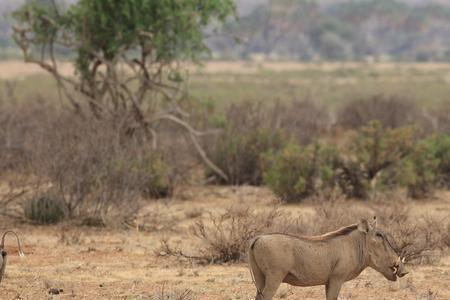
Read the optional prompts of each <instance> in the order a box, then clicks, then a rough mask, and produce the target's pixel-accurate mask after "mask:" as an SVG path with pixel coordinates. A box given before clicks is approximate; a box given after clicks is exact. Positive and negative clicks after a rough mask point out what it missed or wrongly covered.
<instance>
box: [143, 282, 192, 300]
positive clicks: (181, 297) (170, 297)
mask: <svg viewBox="0 0 450 300" xmlns="http://www.w3.org/2000/svg"><path fill="white" fill-rule="evenodd" d="M152 299H154V300H195V299H196V297H195V296H194V293H193V292H192V291H191V290H189V289H185V290H178V289H168V288H167V286H166V283H163V285H162V287H161V290H160V291H159V292H158V293H155V294H154V296H153V298H152Z"/></svg>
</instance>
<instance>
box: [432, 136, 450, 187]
mask: <svg viewBox="0 0 450 300" xmlns="http://www.w3.org/2000/svg"><path fill="white" fill-rule="evenodd" d="M433 148H434V150H433V152H434V155H435V156H436V159H438V160H439V164H438V167H437V169H438V182H439V184H440V185H441V186H444V187H447V188H449V187H450V136H448V135H447V134H441V135H437V136H435V137H434V138H433Z"/></svg>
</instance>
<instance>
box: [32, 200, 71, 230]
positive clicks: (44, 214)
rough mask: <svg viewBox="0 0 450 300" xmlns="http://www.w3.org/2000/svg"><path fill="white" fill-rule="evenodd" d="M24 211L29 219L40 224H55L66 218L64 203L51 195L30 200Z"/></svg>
mask: <svg viewBox="0 0 450 300" xmlns="http://www.w3.org/2000/svg"><path fill="white" fill-rule="evenodd" d="M24 211H25V217H26V218H27V219H29V220H31V221H34V222H37V223H39V224H55V223H58V222H59V221H61V220H63V219H64V218H65V216H66V214H65V205H64V202H63V201H62V200H61V199H58V198H55V197H53V196H51V195H42V196H38V197H36V198H32V199H30V200H29V201H28V202H27V203H26V204H25V209H24Z"/></svg>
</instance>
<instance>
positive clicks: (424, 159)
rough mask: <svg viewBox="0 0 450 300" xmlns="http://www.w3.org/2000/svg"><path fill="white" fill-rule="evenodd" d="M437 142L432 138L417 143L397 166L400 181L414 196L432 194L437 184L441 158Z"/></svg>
mask: <svg viewBox="0 0 450 300" xmlns="http://www.w3.org/2000/svg"><path fill="white" fill-rule="evenodd" d="M435 142H436V141H435V140H434V139H432V138H431V139H426V140H423V141H420V142H419V143H417V145H416V146H415V147H414V150H413V151H412V152H411V153H410V154H409V155H408V156H407V157H405V159H403V160H402V162H401V165H400V166H399V167H398V168H397V177H398V182H399V183H402V184H404V185H405V186H406V187H407V188H408V195H409V196H410V197H412V198H423V197H425V196H427V195H430V194H431V193H432V191H433V188H434V186H435V184H436V180H437V178H438V175H437V172H438V167H439V159H438V158H437V152H436V150H437V147H436V143H435Z"/></svg>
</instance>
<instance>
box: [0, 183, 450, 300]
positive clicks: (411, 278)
mask: <svg viewBox="0 0 450 300" xmlns="http://www.w3.org/2000/svg"><path fill="white" fill-rule="evenodd" d="M183 195H184V197H183V200H176V199H173V200H171V201H170V202H168V203H167V204H166V206H167V209H168V211H170V212H171V216H170V217H171V218H174V220H176V221H174V223H173V225H171V226H172V228H173V229H174V230H169V231H155V230H153V229H151V231H144V230H141V231H136V230H126V231H121V230H111V229H108V228H92V227H73V226H71V225H70V224H67V225H65V227H64V230H63V228H62V227H61V226H60V225H58V226H50V227H34V226H28V225H15V226H13V227H12V225H11V224H7V223H5V219H4V218H3V219H2V220H0V227H2V228H11V229H15V230H18V231H19V233H20V235H21V237H22V239H23V244H24V246H25V249H24V250H25V253H26V254H27V256H26V258H25V259H23V260H20V259H19V258H18V257H17V247H16V245H15V244H14V243H13V241H10V240H7V243H6V249H7V251H8V252H9V254H10V261H9V264H8V270H7V276H6V278H5V280H4V281H2V284H1V285H0V293H1V295H2V296H1V297H2V299H14V298H21V299H27V300H28V299H29V300H31V299H33V300H41V299H46V300H47V299H48V288H47V287H46V286H47V285H46V284H45V282H51V283H52V284H51V285H49V286H51V287H55V288H60V289H63V291H64V292H63V293H62V294H61V295H60V296H58V297H59V298H60V299H66V298H68V299H156V300H159V299H158V298H157V297H158V296H159V295H160V294H161V288H162V285H163V284H165V286H166V288H165V294H166V295H169V297H170V296H172V294H174V296H172V297H177V296H178V295H181V294H182V293H183V292H184V291H185V290H192V291H193V297H195V299H198V300H210V299H215V300H230V299H252V297H254V295H255V289H254V287H253V283H252V281H251V277H250V274H249V272H248V267H247V265H246V264H242V263H235V264H207V265H204V264H198V263H197V260H190V259H186V258H183V257H173V256H170V255H164V256H161V255H155V252H156V251H157V250H158V249H159V248H160V240H161V238H163V237H166V238H167V239H169V241H170V244H171V246H172V247H175V246H174V245H179V246H177V247H179V248H180V249H183V253H185V254H189V253H194V254H195V253H199V250H200V249H205V246H207V244H205V243H203V242H202V241H201V240H199V239H198V238H196V237H194V236H193V235H192V234H191V232H190V230H189V227H191V226H195V223H196V222H197V221H199V220H202V221H203V223H204V224H205V226H207V227H208V228H212V227H211V225H212V223H211V222H210V215H209V214H208V213H206V212H211V213H213V214H214V215H215V216H221V215H224V214H226V213H227V210H228V209H229V208H230V207H237V206H240V205H243V204H245V205H251V207H252V208H253V209H254V210H256V211H266V212H268V211H271V210H272V209H273V196H272V195H271V194H270V193H268V192H267V190H265V189H261V188H253V187H239V188H224V187H207V188H205V187H203V188H195V189H192V190H186V191H184V193H183ZM189 195H190V196H189ZM439 196H440V198H439V200H435V201H427V202H411V201H409V202H408V203H409V205H410V206H411V208H410V209H409V210H408V214H409V215H410V218H411V220H415V219H419V217H420V216H421V215H422V214H423V212H424V211H426V212H427V213H428V214H429V215H430V216H431V217H433V218H434V219H436V220H440V219H441V218H442V217H444V216H446V215H448V212H449V211H450V195H449V194H447V193H442V192H440V193H439ZM175 197H177V195H175ZM335 198H337V199H339V197H337V196H336V197H335ZM336 201H338V200H336V199H335V200H333V201H331V203H328V204H327V203H326V202H324V203H323V204H320V206H323V207H320V206H319V207H315V205H314V206H313V205H312V204H311V203H303V204H297V205H285V206H281V207H279V208H278V211H279V213H280V214H282V215H283V216H285V217H287V218H290V219H293V220H300V221H299V228H298V229H296V227H291V228H290V229H287V230H292V231H294V230H298V231H299V232H314V231H315V232H317V231H322V230H325V231H326V230H328V229H327V228H326V226H325V227H323V228H322V229H321V228H316V226H314V225H311V224H314V223H313V220H314V219H315V218H316V217H315V216H316V215H317V211H323V212H322V213H320V214H321V215H322V214H325V213H327V211H328V210H327V208H326V207H327V205H330V204H332V203H335V202H336ZM159 205H160V204H158V203H155V202H153V203H148V205H147V206H146V208H145V209H146V211H152V210H159V211H160V212H161V215H164V212H165V211H162V210H161V208H157V207H158V206H159ZM335 205H337V204H335ZM344 205H345V206H344V208H345V210H344V211H347V212H348V215H347V216H345V215H344V216H342V219H341V220H340V222H342V223H345V225H347V223H348V222H349V223H354V222H356V221H357V220H355V219H353V217H352V216H356V215H357V214H359V213H358V212H361V213H362V214H363V215H364V216H366V217H367V218H369V217H371V216H372V215H373V214H374V213H375V210H374V207H372V205H371V206H368V205H367V203H362V202H357V201H346V202H344ZM374 205H375V206H379V210H381V211H382V210H384V209H387V208H386V207H385V206H383V204H374ZM193 206H195V207H196V208H197V209H199V210H202V211H203V212H204V213H203V214H202V215H201V216H197V217H196V218H190V217H189V216H187V215H186V213H187V212H189V211H190V210H192V207H193ZM330 207H333V206H330ZM237 211H239V210H237ZM366 212H367V213H366ZM328 213H330V212H329V211H328ZM236 214H238V213H237V212H236ZM327 216H328V217H331V218H332V217H333V215H329V214H328V215H327ZM320 218H323V217H320ZM281 220H285V219H284V218H282V219H281ZM301 220H303V221H304V222H305V223H304V224H305V225H303V226H306V227H302V225H301ZM379 222H380V226H382V227H383V228H385V225H383V223H384V219H383V218H381V217H380V220H379ZM326 225H327V224H326ZM339 225H340V224H339ZM295 226H296V225H295ZM328 226H338V224H337V223H336V224H335V225H331V224H330V225H328ZM332 229H335V228H332ZM61 231H63V232H64V236H63V234H61V233H60V232H61ZM449 263H450V257H449V256H448V254H446V252H443V254H442V255H441V257H440V260H435V261H433V265H428V264H413V265H411V264H410V265H409V268H410V271H411V273H410V274H409V275H408V276H407V277H405V278H402V279H401V280H400V281H399V282H397V283H394V284H391V283H389V282H388V281H386V280H385V279H384V278H383V277H382V276H381V275H380V274H378V273H376V272H375V271H372V270H370V269H368V270H366V271H364V272H363V273H362V274H361V275H360V276H359V277H358V278H357V279H355V280H353V281H351V282H348V283H346V284H345V285H344V287H343V290H342V298H343V299H367V300H375V299H377V300H379V299H398V300H411V299H413V300H416V299H418V300H427V299H434V300H447V299H449V297H450V291H449V290H448V286H447V285H448V274H449V272H450V267H449V266H450V264H449ZM277 297H278V298H275V299H279V298H280V297H284V298H283V299H288V300H289V299H292V300H293V299H311V300H313V299H317V300H319V299H323V298H324V289H323V287H312V288H295V287H288V286H283V287H282V289H281V290H280V294H279V295H278V296H277ZM430 297H431V298H430ZM433 297H434V298H433ZM55 298H56V296H55ZM169 299H170V298H169ZM175 299H176V298H175ZM171 300H172V299H171Z"/></svg>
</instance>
